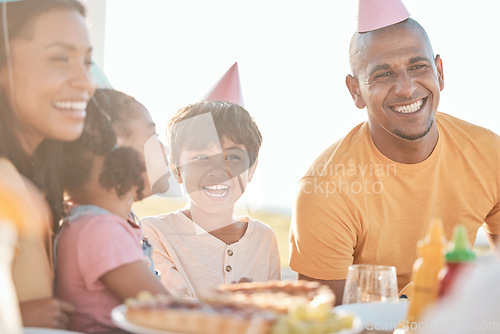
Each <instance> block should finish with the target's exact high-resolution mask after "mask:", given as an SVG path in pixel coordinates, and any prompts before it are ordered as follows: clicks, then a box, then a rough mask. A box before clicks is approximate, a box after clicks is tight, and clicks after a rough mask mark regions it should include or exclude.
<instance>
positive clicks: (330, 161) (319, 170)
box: [305, 122, 370, 177]
mask: <svg viewBox="0 0 500 334" xmlns="http://www.w3.org/2000/svg"><path fill="white" fill-rule="evenodd" d="M369 133H370V132H369V129H368V123H367V122H364V123H361V124H359V125H357V126H356V127H354V128H353V129H352V130H351V131H350V132H349V133H348V134H347V135H346V136H344V137H343V138H341V139H339V140H337V141H336V142H335V143H333V144H331V145H330V146H329V147H328V148H327V149H325V150H324V151H323V152H322V153H321V154H320V155H319V156H318V157H317V158H316V160H315V161H314V162H313V163H312V164H311V167H309V170H308V171H307V173H306V174H305V176H306V177H307V176H325V175H329V173H326V172H325V171H327V170H330V169H331V168H332V167H335V166H336V165H339V164H340V165H343V164H348V163H349V162H350V161H353V159H355V157H356V156H357V157H358V158H359V157H361V156H362V155H363V153H364V152H365V150H366V149H367V148H368V145H367V143H369Z"/></svg>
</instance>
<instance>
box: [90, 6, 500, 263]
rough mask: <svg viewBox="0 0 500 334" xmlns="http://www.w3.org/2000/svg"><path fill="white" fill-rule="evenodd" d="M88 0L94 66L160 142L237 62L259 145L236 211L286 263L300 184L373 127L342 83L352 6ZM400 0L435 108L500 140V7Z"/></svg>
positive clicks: (169, 205) (147, 208)
mask: <svg viewBox="0 0 500 334" xmlns="http://www.w3.org/2000/svg"><path fill="white" fill-rule="evenodd" d="M83 2H84V3H85V4H86V5H87V7H88V10H89V17H88V20H89V25H90V29H91V33H92V36H91V38H92V40H93V43H94V45H95V57H94V58H95V60H96V62H97V64H98V65H99V67H100V68H101V69H102V70H103V71H104V73H105V75H106V76H107V78H108V80H109V82H110V83H111V85H112V86H113V87H114V88H115V89H118V90H121V91H124V92H125V93H128V94H130V95H132V96H134V97H135V98H136V99H137V100H139V101H140V102H141V103H143V104H144V105H145V106H146V107H147V108H148V109H149V111H150V112H151V115H152V117H153V120H154V121H155V122H156V124H157V129H158V133H159V134H164V132H165V127H166V124H167V122H168V119H169V118H170V117H171V116H172V115H173V113H175V111H176V110H178V109H179V108H181V107H183V106H185V105H187V104H189V103H192V102H196V101H197V100H198V99H200V98H201V97H202V96H203V95H204V94H205V93H206V92H207V91H208V90H209V89H210V88H211V87H212V85H213V84H214V83H215V82H216V81H217V80H218V79H219V78H220V77H221V76H222V75H223V74H224V73H225V71H226V70H227V69H229V67H230V66H231V65H232V64H233V63H234V62H238V65H239V71H240V80H241V85H242V91H243V99H244V101H245V108H246V109H247V110H248V111H249V112H250V114H251V115H252V116H253V117H254V118H255V120H256V122H257V124H258V125H259V127H260V129H261V132H262V134H263V137H264V142H263V146H262V149H261V153H260V156H259V165H258V168H257V171H256V175H255V178H254V180H253V181H252V182H251V184H250V185H249V187H248V191H247V194H246V195H245V196H244V197H243V198H242V199H241V200H240V202H239V205H238V212H240V213H242V214H250V215H251V216H252V217H254V218H257V219H260V220H262V221H264V222H266V223H267V224H269V225H270V226H271V227H273V228H274V229H275V231H276V233H277V235H278V239H279V240H280V250H281V256H282V261H283V264H284V265H286V264H287V260H288V229H289V224H290V213H291V207H292V206H293V203H294V198H295V193H296V186H297V183H298V181H299V180H300V178H301V176H302V175H303V174H304V173H305V171H306V169H307V168H308V166H309V165H310V164H311V163H312V162H313V160H314V159H315V158H316V157H317V156H318V155H319V154H320V153H321V152H322V151H323V150H324V149H325V148H326V147H328V146H329V145H330V144H332V143H333V142H334V141H336V140H338V139H340V138H341V137H343V136H344V135H345V134H346V133H347V132H348V131H349V130H350V129H352V128H353V127H354V126H356V125H357V124H359V123H361V122H363V121H365V120H366V111H365V110H358V109H356V107H355V106H354V103H353V102H352V99H351V97H350V95H349V92H348V90H347V88H346V87H345V83H344V81H345V76H346V74H348V73H349V72H350V70H349V64H348V45H349V40H350V38H351V36H352V33H353V32H354V31H355V29H356V16H357V1H355V0H308V1H297V0H252V1H243V0H210V1H206V0H182V1H173V0H86V1H83ZM404 3H405V5H406V7H407V8H408V10H409V11H410V13H411V14H412V17H413V18H414V19H416V20H418V21H419V22H420V23H421V24H422V25H423V26H424V28H425V29H426V30H427V32H428V34H429V37H430V39H431V42H432V44H433V48H434V51H435V53H439V54H440V55H441V57H442V59H443V65H444V75H445V89H444V91H443V92H442V95H441V102H440V107H439V110H440V111H442V112H445V113H448V114H451V115H453V116H456V117H459V118H462V119H464V120H467V121H469V122H472V123H475V124H478V125H482V126H485V127H487V128H489V129H491V130H493V131H495V132H497V133H500V117H499V114H500V108H499V106H498V102H497V99H496V96H497V95H496V94H498V92H499V88H500V84H499V82H498V80H499V78H500V66H499V64H498V62H499V61H498V45H497V43H498V38H497V36H496V34H497V31H498V26H497V24H498V23H497V22H498V13H499V12H500V1H498V0H477V1H475V2H471V1H465V0H455V1H435V0H404ZM171 181H172V182H171V184H174V183H175V182H174V181H173V179H172V180H171ZM183 205H184V200H183V199H182V198H179V197H159V196H153V197H151V198H148V199H146V200H144V201H142V202H141V203H138V204H136V206H135V208H136V211H137V212H138V214H139V216H145V215H154V214H159V213H164V212H168V211H171V210H175V209H177V208H180V207H182V206H183ZM479 240H480V241H481V242H483V243H484V238H483V236H480V238H479Z"/></svg>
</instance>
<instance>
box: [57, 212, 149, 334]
mask: <svg viewBox="0 0 500 334" xmlns="http://www.w3.org/2000/svg"><path fill="white" fill-rule="evenodd" d="M141 236H142V233H141V229H140V228H133V227H132V226H131V225H130V224H129V223H128V222H127V221H125V220H123V219H121V218H120V217H118V216H115V215H113V214H85V215H81V216H78V217H76V219H74V220H70V221H69V222H68V223H67V224H66V226H65V227H64V229H63V230H62V231H61V232H60V236H59V239H58V241H57V242H58V244H57V254H56V261H57V262H56V264H57V266H56V287H55V293H56V297H57V298H60V299H62V300H65V301H67V302H69V303H71V304H73V305H74V306H75V308H76V312H75V313H74V314H73V315H72V316H71V318H70V322H69V328H68V329H70V330H74V331H79V332H86V333H94V332H103V331H109V330H110V329H114V328H116V326H115V325H114V324H113V322H112V321H111V316H110V313H111V310H112V309H113V308H114V307H115V306H117V305H120V304H121V303H122V302H121V301H120V300H119V299H118V298H117V297H115V296H114V295H113V294H112V293H111V291H109V290H108V289H107V288H106V286H105V285H104V284H103V283H101V281H100V280H99V278H100V277H101V276H102V275H103V274H105V273H107V272H108V271H110V270H112V269H115V268H118V267H120V266H122V265H124V264H128V263H132V262H135V261H139V260H143V259H144V255H143V252H142V248H141ZM124 279H126V277H124Z"/></svg>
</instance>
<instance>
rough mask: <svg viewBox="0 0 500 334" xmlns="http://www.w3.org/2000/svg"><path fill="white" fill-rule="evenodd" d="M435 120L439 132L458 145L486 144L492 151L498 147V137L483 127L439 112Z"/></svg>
mask: <svg viewBox="0 0 500 334" xmlns="http://www.w3.org/2000/svg"><path fill="white" fill-rule="evenodd" d="M436 119H437V123H438V125H439V127H440V128H441V131H443V132H444V133H445V134H446V135H447V136H449V137H450V138H452V139H453V141H454V142H456V143H457V144H459V145H465V144H466V143H476V144H477V145H480V146H482V145H483V144H487V146H488V147H491V148H494V149H498V148H499V147H500V136H499V135H498V134H496V133H495V132H493V131H491V130H489V129H487V128H485V127H482V126H479V125H476V124H473V123H470V122H468V121H465V120H463V119H460V118H457V117H454V116H451V115H448V114H445V113H441V112H438V113H437V114H436ZM484 148H486V147H484Z"/></svg>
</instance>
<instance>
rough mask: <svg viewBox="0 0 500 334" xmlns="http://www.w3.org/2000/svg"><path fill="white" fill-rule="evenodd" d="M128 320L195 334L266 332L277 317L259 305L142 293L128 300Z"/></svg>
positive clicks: (253, 333)
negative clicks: (252, 305) (209, 302)
mask: <svg viewBox="0 0 500 334" xmlns="http://www.w3.org/2000/svg"><path fill="white" fill-rule="evenodd" d="M125 304H126V305H127V311H126V316H127V319H128V321H130V322H131V323H134V324H136V325H139V326H143V327H149V328H154V329H159V330H164V331H169V332H182V333H192V334H195V333H196V334H235V333H252V334H266V333H269V332H270V330H271V327H272V326H273V324H274V323H275V322H276V320H277V316H276V314H274V313H272V312H270V311H267V310H262V309H259V308H257V307H248V306H244V305H238V304H234V303H226V302H215V303H211V304H207V303H205V302H202V301H199V300H193V299H179V298H175V297H172V296H165V295H157V296H152V295H151V294H149V293H144V292H143V293H141V294H140V296H138V298H137V299H128V300H127V301H126V302H125Z"/></svg>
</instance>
